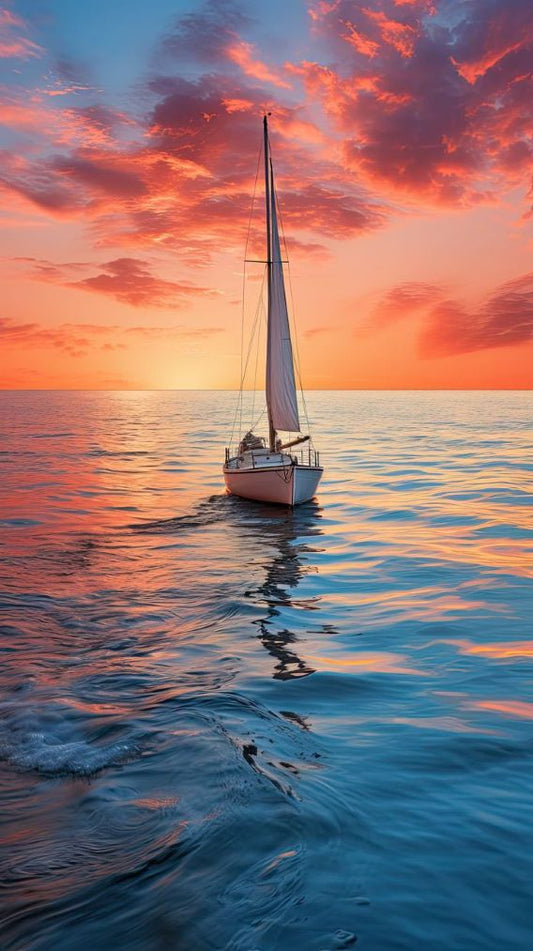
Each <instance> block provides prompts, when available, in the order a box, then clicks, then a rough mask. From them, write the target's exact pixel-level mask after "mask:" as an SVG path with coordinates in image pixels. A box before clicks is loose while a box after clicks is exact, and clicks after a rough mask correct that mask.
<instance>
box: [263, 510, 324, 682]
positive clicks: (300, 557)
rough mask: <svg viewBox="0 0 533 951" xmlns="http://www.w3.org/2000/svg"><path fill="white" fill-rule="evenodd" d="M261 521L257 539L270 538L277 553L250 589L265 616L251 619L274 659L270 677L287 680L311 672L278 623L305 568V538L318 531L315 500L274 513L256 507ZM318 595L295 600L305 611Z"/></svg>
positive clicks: (294, 640) (313, 605)
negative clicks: (262, 604)
mask: <svg viewBox="0 0 533 951" xmlns="http://www.w3.org/2000/svg"><path fill="white" fill-rule="evenodd" d="M260 510H261V516H260V517H261V519H262V525H261V528H260V530H259V536H260V537H259V543H260V544H261V543H262V541H263V539H264V538H268V539H269V541H273V542H274V544H275V546H276V548H277V554H275V556H274V557H273V558H272V559H271V560H270V562H269V563H268V565H267V566H266V575H265V580H264V582H263V584H261V585H260V586H259V588H258V589H257V591H256V592H250V594H251V595H253V596H254V597H255V598H256V599H257V600H264V601H265V603H266V607H267V616H266V617H265V618H260V619H259V620H256V621H255V622H254V623H256V624H258V626H259V630H260V632H261V633H260V638H261V643H262V644H263V646H264V648H265V650H267V651H268V653H269V654H270V655H271V657H273V658H274V660H275V661H276V664H275V668H274V675H273V676H274V677H275V678H276V679H278V680H290V679H291V678H294V677H307V676H308V675H309V674H312V673H314V667H311V666H310V665H309V664H308V663H306V661H305V660H302V658H301V657H299V656H298V653H297V649H298V648H297V645H298V636H297V635H296V634H295V633H294V632H293V631H290V630H289V629H288V628H287V627H285V626H283V625H282V626H280V625H279V624H278V618H280V617H282V612H281V608H282V607H284V608H290V607H293V606H294V592H293V589H294V588H296V586H297V585H298V583H299V581H300V579H301V578H302V577H303V576H304V575H305V573H306V571H307V570H309V566H308V564H307V565H306V563H305V562H304V558H305V557H306V553H309V554H313V552H314V549H313V548H309V547H308V545H307V543H306V541H305V539H307V538H308V537H309V536H315V535H319V534H320V527H319V519H320V517H321V511H320V508H319V506H318V504H317V502H316V501H312V502H308V503H307V504H306V505H302V506H300V507H299V508H297V509H294V510H293V511H289V512H284V511H283V510H282V511H281V512H280V511H279V510H278V511H276V512H275V513H273V512H272V508H271V507H263V506H261V507H260ZM317 600H318V599H313V598H310V599H308V601H307V603H305V605H304V602H299V603H300V606H302V607H304V606H305V607H306V609H307V610H308V611H312V610H318V604H317V603H316V602H317Z"/></svg>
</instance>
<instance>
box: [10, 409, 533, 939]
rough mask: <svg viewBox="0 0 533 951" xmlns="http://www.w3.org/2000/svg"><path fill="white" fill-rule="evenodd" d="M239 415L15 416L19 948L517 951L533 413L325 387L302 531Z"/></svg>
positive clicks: (524, 868) (525, 797)
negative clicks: (268, 495) (252, 489)
mask: <svg viewBox="0 0 533 951" xmlns="http://www.w3.org/2000/svg"><path fill="white" fill-rule="evenodd" d="M250 399H251V396H248V397H247V401H249V400H250ZM234 405H235V396H234V394H232V393H219V392H198V393H193V392H147V393H119V392H114V393H60V392H36V393H4V394H2V396H1V398H0V412H1V416H2V420H3V422H2V438H1V443H0V452H1V455H0V473H1V481H0V493H1V496H2V503H1V511H0V520H1V521H0V531H1V535H0V557H1V565H2V567H1V583H0V613H1V638H0V647H1V655H0V759H1V762H0V821H1V823H2V841H3V846H4V848H3V851H2V859H1V862H2V867H1V882H2V885H1V890H0V902H1V906H2V930H1V939H0V945H1V947H2V949H4V951H14V949H32V951H33V949H35V951H52V949H53V951H71V949H76V951H80V949H91V951H93V949H96V948H97V949H100V951H101V949H108V948H109V949H113V951H126V949H127V951H158V949H161V951H163V949H170V951H174V949H175V951H212V949H216V951H222V949H230V951H299V949H301V951H333V949H339V948H351V947H353V946H355V945H357V948H361V949H367V951H396V949H398V951H400V949H402V951H426V949H427V951H445V949H446V951H450V949H452V951H492V949H494V951H503V949H505V951H526V949H529V948H530V947H531V940H532V938H531V935H532V927H533V917H532V909H533V903H532V900H531V879H532V874H531V872H532V865H531V863H532V858H531V857H532V854H533V841H532V838H533V837H532V827H533V825H532V819H533V816H532V812H531V777H532V766H533V743H532V735H531V721H532V716H533V704H532V703H531V692H530V691H531V679H528V677H529V678H530V676H531V655H532V619H533V605H532V585H531V574H532V559H531V537H532V520H531V507H530V505H529V504H528V503H530V502H531V495H529V494H528V488H530V485H531V483H530V479H531V460H532V456H531V450H530V447H529V450H528V424H530V422H531V399H530V396H529V395H528V394H526V393H509V392H506V393H467V392H452V393H450V392H448V393H375V392H349V393H345V392H342V393H341V392H337V393H318V392H316V393H310V394H309V396H308V407H309V412H310V416H311V418H312V419H313V420H314V423H315V426H314V430H315V433H316V442H317V446H318V448H320V450H321V460H322V462H323V463H324V465H325V473H324V478H323V482H322V484H321V486H320V491H319V494H318V497H317V499H316V500H315V501H313V502H312V503H309V504H307V505H305V506H302V507H300V508H298V509H296V510H294V511H289V510H284V509H278V508H275V507H268V506H265V505H261V504H254V503H249V502H244V501H241V500H238V499H235V498H230V497H226V496H225V495H224V491H223V484H222V476H221V460H222V458H223V450H224V445H225V442H226V439H227V434H228V430H229V429H230V426H231V420H232V418H233V413H234ZM248 411H249V409H248V407H245V416H246V413H247V412H248ZM528 451H529V455H528ZM528 462H529V465H528ZM528 691H529V693H528Z"/></svg>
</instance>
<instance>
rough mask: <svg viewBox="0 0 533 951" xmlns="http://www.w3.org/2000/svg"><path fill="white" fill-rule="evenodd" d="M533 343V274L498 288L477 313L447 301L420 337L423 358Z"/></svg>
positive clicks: (437, 306) (437, 309) (431, 314)
mask: <svg viewBox="0 0 533 951" xmlns="http://www.w3.org/2000/svg"><path fill="white" fill-rule="evenodd" d="M532 340H533V272H532V273H530V274H525V275H524V276H522V277H519V278H516V279H515V280H513V281H509V282H507V283H506V284H503V285H501V287H499V288H497V289H496V290H495V291H494V292H493V293H492V294H491V295H490V296H489V297H488V298H487V299H486V300H485V301H484V302H483V303H482V304H481V306H480V307H479V308H478V309H477V310H475V311H468V310H467V309H466V308H465V307H463V306H462V305H461V304H460V303H457V301H454V300H443V301H442V302H441V303H439V304H437V305H436V306H435V307H434V308H433V309H432V311H431V312H430V315H429V321H428V323H427V325H426V326H425V328H424V329H423V331H422V333H421V336H420V340H419V343H420V350H421V353H422V355H423V356H430V357H432V356H449V355H452V354H458V353H470V352H472V351H476V350H487V349H491V348H494V347H508V346H513V345H516V344H521V343H527V342H528V341H532Z"/></svg>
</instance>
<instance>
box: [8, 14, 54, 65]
mask: <svg viewBox="0 0 533 951" xmlns="http://www.w3.org/2000/svg"><path fill="white" fill-rule="evenodd" d="M24 32H26V24H25V22H24V20H22V19H21V18H20V17H18V16H16V15H15V14H14V13H12V12H11V10H7V9H5V8H4V9H0V58H3V59H29V58H31V57H35V56H41V55H42V54H43V53H44V50H43V48H42V47H41V46H39V45H38V44H37V43H34V42H33V41H32V40H30V39H28V38H27V37H26V36H23V33H24Z"/></svg>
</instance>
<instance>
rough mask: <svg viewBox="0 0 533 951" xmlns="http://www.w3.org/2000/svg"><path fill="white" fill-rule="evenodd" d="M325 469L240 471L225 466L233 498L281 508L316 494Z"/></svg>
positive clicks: (265, 467) (227, 483) (228, 487)
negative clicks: (269, 503) (235, 496)
mask: <svg viewBox="0 0 533 951" xmlns="http://www.w3.org/2000/svg"><path fill="white" fill-rule="evenodd" d="M322 472H323V469H322V468H321V467H319V466H300V465H297V464H296V465H290V466H272V467H270V466H261V467H260V468H250V469H248V468H241V469H236V468H232V467H231V466H224V481H225V483H226V490H227V491H228V492H229V493H230V494H231V495H238V496H240V497H241V498H243V499H253V500H255V501H257V502H273V503H274V504H277V505H300V504H301V503H302V502H308V501H309V500H310V499H312V498H313V496H314V495H315V494H316V490H317V486H318V483H319V482H320V479H321V476H322Z"/></svg>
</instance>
